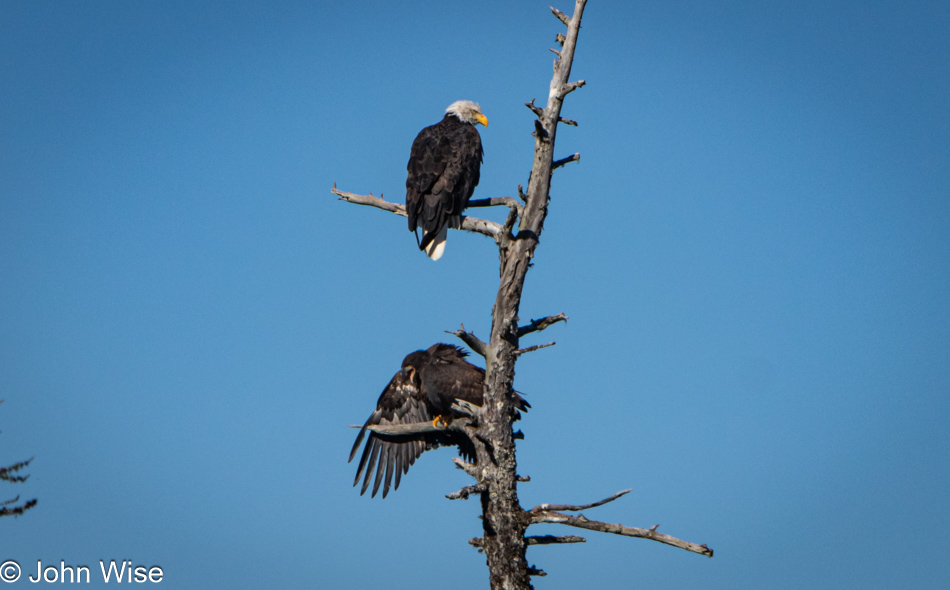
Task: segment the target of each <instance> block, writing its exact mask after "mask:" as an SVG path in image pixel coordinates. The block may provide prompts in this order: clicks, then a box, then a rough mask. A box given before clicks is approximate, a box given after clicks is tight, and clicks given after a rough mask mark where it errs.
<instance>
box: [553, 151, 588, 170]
mask: <svg viewBox="0 0 950 590" xmlns="http://www.w3.org/2000/svg"><path fill="white" fill-rule="evenodd" d="M580 161H581V155H580V154H574V155H573V156H568V157H566V158H561V159H560V160H556V161H555V162H554V163H553V164H551V170H557V169H558V168H560V167H561V166H563V165H565V164H570V163H571V162H580Z"/></svg>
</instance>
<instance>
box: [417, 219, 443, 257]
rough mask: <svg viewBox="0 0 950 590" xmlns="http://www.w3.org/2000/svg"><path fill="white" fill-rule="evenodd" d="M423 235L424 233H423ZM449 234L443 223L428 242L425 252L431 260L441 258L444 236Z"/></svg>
mask: <svg viewBox="0 0 950 590" xmlns="http://www.w3.org/2000/svg"><path fill="white" fill-rule="evenodd" d="M423 235H425V234H423ZM448 235H449V228H448V226H445V225H443V226H442V229H440V230H439V233H438V235H436V236H435V239H434V240H432V241H431V242H429V245H428V246H426V254H427V255H428V256H429V258H431V259H432V260H438V259H439V258H442V254H443V253H444V252H445V238H446V236H448Z"/></svg>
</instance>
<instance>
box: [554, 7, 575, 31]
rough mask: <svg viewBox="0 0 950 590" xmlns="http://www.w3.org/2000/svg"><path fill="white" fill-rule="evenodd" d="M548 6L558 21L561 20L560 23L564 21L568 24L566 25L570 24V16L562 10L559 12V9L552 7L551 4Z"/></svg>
mask: <svg viewBox="0 0 950 590" xmlns="http://www.w3.org/2000/svg"><path fill="white" fill-rule="evenodd" d="M549 8H550V9H551V12H553V13H554V16H556V17H557V19H558V20H559V21H561V22H562V23H564V24H565V25H566V26H568V27H569V26H571V19H570V17H568V16H567V15H566V14H564V13H563V12H561V11H560V10H558V9H557V8H554V7H553V6H550V7H549Z"/></svg>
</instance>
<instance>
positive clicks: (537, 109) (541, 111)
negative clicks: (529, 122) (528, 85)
mask: <svg viewBox="0 0 950 590" xmlns="http://www.w3.org/2000/svg"><path fill="white" fill-rule="evenodd" d="M524 106H526V107H528V108H529V109H531V112H532V113H534V114H535V115H537V116H538V117H540V116H541V115H543V114H544V109H542V108H541V107H538V106H535V105H534V99H533V98H532V99H531V100H530V101H529V102H526V103H524Z"/></svg>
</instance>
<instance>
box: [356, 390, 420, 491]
mask: <svg viewBox="0 0 950 590" xmlns="http://www.w3.org/2000/svg"><path fill="white" fill-rule="evenodd" d="M433 418H434V416H432V415H431V412H430V411H429V410H428V408H427V407H426V400H425V397H424V396H423V395H422V393H421V392H420V391H419V388H418V387H416V386H415V385H413V384H412V381H411V379H410V377H409V376H408V375H406V374H404V373H403V372H402V371H400V372H399V373H396V375H395V376H394V377H393V378H392V380H391V381H390V382H389V385H387V386H386V389H384V390H383V393H382V395H380V396H379V401H378V402H377V404H376V411H374V412H373V413H372V414H371V415H370V417H369V418H367V420H366V423H365V424H364V425H363V428H362V429H360V433H359V435H357V437H356V442H354V443H353V449H352V450H351V451H350V459H349V460H350V461H352V460H353V457H354V456H356V451H357V450H358V449H359V446H360V443H361V442H362V441H363V438H364V437H365V436H366V433H367V432H369V437H368V439H367V440H366V446H365V447H364V448H363V455H362V456H361V457H360V462H359V467H358V468H357V470H356V478H355V479H354V480H353V485H354V486H355V485H356V484H357V483H359V481H360V478H361V477H362V478H363V487H362V489H361V490H360V495H363V494H364V493H365V492H366V489H367V488H368V487H369V482H370V480H371V479H373V471H374V470H375V472H376V477H375V479H374V480H373V494H372V495H373V496H376V492H378V491H379V486H380V484H381V483H382V484H383V497H384V498H385V497H386V494H388V493H389V485H390V483H391V482H392V481H393V476H394V475H395V485H394V486H393V488H394V489H396V488H398V487H399V481H400V479H401V478H402V474H403V473H406V472H407V471H409V466H410V465H412V464H413V463H415V461H416V459H418V458H419V455H421V454H422V453H423V452H424V451H427V450H429V449H430V448H435V447H437V446H438V443H437V442H435V441H434V440H432V439H431V437H426V436H424V435H419V436H418V437H408V436H400V437H399V438H398V439H397V438H395V437H387V436H384V435H380V434H378V433H375V432H372V431H367V427H368V426H372V425H376V424H412V423H416V422H431V421H432V420H433Z"/></svg>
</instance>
